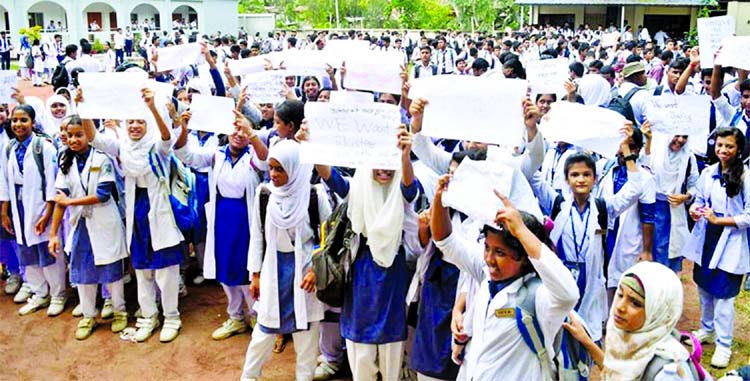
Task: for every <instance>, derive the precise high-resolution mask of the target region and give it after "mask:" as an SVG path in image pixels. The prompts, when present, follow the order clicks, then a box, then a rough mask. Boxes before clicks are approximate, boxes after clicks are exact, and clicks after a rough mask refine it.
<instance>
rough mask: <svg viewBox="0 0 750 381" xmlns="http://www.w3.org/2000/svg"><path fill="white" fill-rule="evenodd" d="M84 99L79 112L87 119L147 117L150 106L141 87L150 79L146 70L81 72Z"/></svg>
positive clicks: (80, 80) (80, 79)
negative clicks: (144, 98) (144, 99)
mask: <svg viewBox="0 0 750 381" xmlns="http://www.w3.org/2000/svg"><path fill="white" fill-rule="evenodd" d="M78 83H79V84H80V86H81V89H82V91H83V102H81V103H79V104H78V114H79V115H80V116H81V118H83V119H145V117H146V115H148V108H147V107H146V104H145V103H144V101H143V96H142V94H141V89H143V88H144V87H146V85H147V83H148V74H146V72H145V71H137V72H122V73H86V72H81V73H79V74H78Z"/></svg>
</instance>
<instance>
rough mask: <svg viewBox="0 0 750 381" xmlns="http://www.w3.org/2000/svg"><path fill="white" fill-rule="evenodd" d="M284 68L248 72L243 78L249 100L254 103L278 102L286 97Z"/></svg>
mask: <svg viewBox="0 0 750 381" xmlns="http://www.w3.org/2000/svg"><path fill="white" fill-rule="evenodd" d="M286 75H287V74H286V72H284V71H283V70H269V71H264V72H262V73H255V74H248V75H246V76H245V77H244V78H243V79H242V84H243V86H247V90H246V91H247V100H248V102H252V103H278V102H282V101H283V100H284V99H285V98H284V78H285V77H286Z"/></svg>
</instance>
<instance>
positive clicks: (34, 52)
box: [31, 40, 45, 87]
mask: <svg viewBox="0 0 750 381" xmlns="http://www.w3.org/2000/svg"><path fill="white" fill-rule="evenodd" d="M31 57H33V59H34V67H33V68H32V69H31V71H32V73H33V76H32V77H31V83H32V84H33V85H34V87H39V86H44V84H43V83H42V81H43V80H44V70H45V69H44V52H43V51H42V46H41V45H40V44H39V40H34V42H33V43H32V44H31Z"/></svg>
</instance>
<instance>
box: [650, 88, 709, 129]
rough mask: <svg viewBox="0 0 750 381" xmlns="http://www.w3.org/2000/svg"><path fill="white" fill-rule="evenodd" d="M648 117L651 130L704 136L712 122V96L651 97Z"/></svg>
mask: <svg viewBox="0 0 750 381" xmlns="http://www.w3.org/2000/svg"><path fill="white" fill-rule="evenodd" d="M650 100H651V102H650V103H648V104H647V107H646V119H647V120H648V121H649V123H650V124H651V130H652V131H654V132H660V133H663V134H667V135H670V136H674V135H693V136H704V135H706V134H707V133H708V127H709V123H710V118H711V117H710V112H711V111H710V110H711V98H710V97H709V96H707V95H680V96H669V95H662V96H660V97H651V98H650Z"/></svg>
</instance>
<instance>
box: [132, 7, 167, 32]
mask: <svg viewBox="0 0 750 381" xmlns="http://www.w3.org/2000/svg"><path fill="white" fill-rule="evenodd" d="M160 23H161V20H160V18H159V10H158V9H156V7H155V6H153V5H151V4H147V3H141V4H138V5H136V6H135V8H133V10H132V11H130V27H131V28H132V29H134V30H135V29H141V28H142V27H144V26H148V27H149V29H156V30H159V29H161V25H160Z"/></svg>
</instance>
